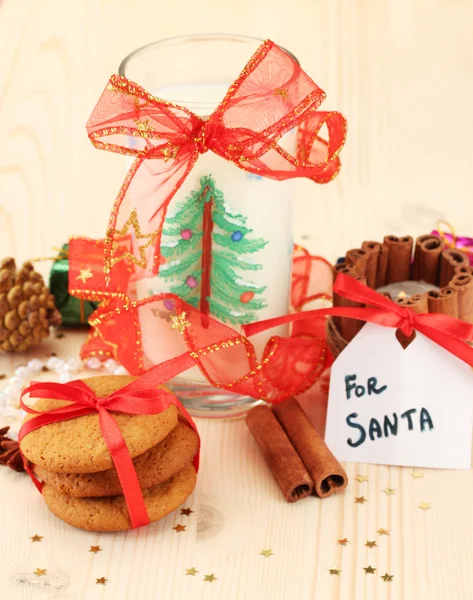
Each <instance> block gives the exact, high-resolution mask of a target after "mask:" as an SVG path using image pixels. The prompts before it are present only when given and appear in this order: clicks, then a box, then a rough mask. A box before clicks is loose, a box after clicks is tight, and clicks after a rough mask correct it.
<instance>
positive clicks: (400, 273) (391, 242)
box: [384, 235, 412, 284]
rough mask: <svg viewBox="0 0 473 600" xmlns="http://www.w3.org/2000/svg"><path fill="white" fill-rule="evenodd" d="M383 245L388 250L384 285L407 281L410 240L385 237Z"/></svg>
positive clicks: (409, 267) (410, 248) (410, 249)
mask: <svg viewBox="0 0 473 600" xmlns="http://www.w3.org/2000/svg"><path fill="white" fill-rule="evenodd" d="M384 243H385V244H386V246H387V247H388V249H389V256H388V268H387V273H386V284H390V283H396V282H397V281H407V280H408V279H409V275H410V270H411V254H412V238H411V237H410V236H405V237H401V238H398V237H396V236H395V235H387V236H386V237H385V238H384Z"/></svg>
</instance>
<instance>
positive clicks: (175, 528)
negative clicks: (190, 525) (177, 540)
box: [173, 525, 186, 533]
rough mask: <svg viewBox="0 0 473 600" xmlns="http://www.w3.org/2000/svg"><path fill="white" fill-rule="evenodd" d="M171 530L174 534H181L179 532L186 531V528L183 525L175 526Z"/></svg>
mask: <svg viewBox="0 0 473 600" xmlns="http://www.w3.org/2000/svg"><path fill="white" fill-rule="evenodd" d="M173 529H174V531H175V532H176V533H181V531H185V530H186V526H185V525H176V526H175V527H173Z"/></svg>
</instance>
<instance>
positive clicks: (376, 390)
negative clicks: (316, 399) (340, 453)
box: [345, 374, 434, 448]
mask: <svg viewBox="0 0 473 600" xmlns="http://www.w3.org/2000/svg"><path fill="white" fill-rule="evenodd" d="M387 389H388V386H387V385H380V384H379V383H378V380H377V378H376V377H369V378H368V381H367V382H366V385H362V384H361V383H359V382H358V381H357V378H356V375H354V374H353V375H345V394H346V399H347V400H350V399H351V398H353V397H356V398H361V397H363V396H365V395H368V396H374V397H376V396H379V395H380V394H382V393H383V392H385V391H386V390H387ZM357 419H358V413H356V412H352V413H350V414H349V415H348V416H347V418H346V421H347V425H348V426H349V427H352V428H353V429H355V430H356V431H357V433H358V435H357V437H356V438H351V437H349V438H348V439H347V444H348V445H349V446H351V447H352V448H356V447H357V446H361V444H363V443H364V442H365V441H366V439H367V438H369V439H370V440H372V441H375V440H376V439H378V438H382V437H383V436H384V437H389V436H390V435H397V434H398V430H399V428H400V427H407V429H408V430H409V431H413V430H414V428H415V427H419V429H420V431H430V430H432V429H433V428H434V424H433V422H432V418H431V416H430V414H429V411H428V410H427V409H426V408H421V409H420V411H417V408H411V409H409V410H406V411H404V412H403V413H401V414H400V415H398V414H397V413H395V412H394V413H392V417H391V416H390V415H384V418H383V419H382V420H381V422H380V420H378V419H375V418H374V417H372V418H371V419H370V421H369V424H367V425H366V424H365V425H363V424H362V423H358V422H357Z"/></svg>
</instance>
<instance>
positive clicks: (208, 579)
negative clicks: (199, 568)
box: [204, 573, 217, 583]
mask: <svg viewBox="0 0 473 600" xmlns="http://www.w3.org/2000/svg"><path fill="white" fill-rule="evenodd" d="M216 579H217V578H216V577H215V575H214V574H213V573H211V574H210V575H204V581H209V582H210V583H212V581H215V580H216Z"/></svg>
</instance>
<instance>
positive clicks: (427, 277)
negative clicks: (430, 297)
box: [412, 235, 444, 285]
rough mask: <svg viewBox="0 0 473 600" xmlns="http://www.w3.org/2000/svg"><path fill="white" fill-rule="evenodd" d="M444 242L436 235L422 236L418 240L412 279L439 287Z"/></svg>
mask: <svg viewBox="0 0 473 600" xmlns="http://www.w3.org/2000/svg"><path fill="white" fill-rule="evenodd" d="M443 247H444V244H443V241H442V240H441V239H440V238H439V237H437V236H435V235H421V236H420V237H418V238H417V239H416V246H415V251H414V263H413V265H412V279H413V280H414V281H425V282H427V283H431V284H433V285H437V283H438V279H439V268H440V267H439V265H440V256H441V254H442V251H443Z"/></svg>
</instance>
